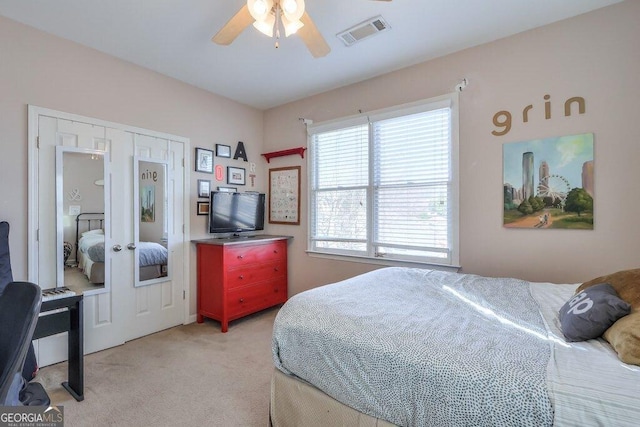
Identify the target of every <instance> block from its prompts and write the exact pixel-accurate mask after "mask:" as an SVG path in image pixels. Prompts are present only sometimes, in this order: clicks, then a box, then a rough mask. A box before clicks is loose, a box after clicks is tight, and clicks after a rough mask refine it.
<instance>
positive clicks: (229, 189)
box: [218, 187, 238, 193]
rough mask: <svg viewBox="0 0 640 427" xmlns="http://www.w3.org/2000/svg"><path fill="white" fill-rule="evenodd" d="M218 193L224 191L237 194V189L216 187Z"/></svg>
mask: <svg viewBox="0 0 640 427" xmlns="http://www.w3.org/2000/svg"><path fill="white" fill-rule="evenodd" d="M218 191H226V192H227V193H237V192H238V189H237V188H236V187H218Z"/></svg>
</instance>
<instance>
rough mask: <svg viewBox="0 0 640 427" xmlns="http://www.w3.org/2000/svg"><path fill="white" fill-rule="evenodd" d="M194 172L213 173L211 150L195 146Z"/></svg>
mask: <svg viewBox="0 0 640 427" xmlns="http://www.w3.org/2000/svg"><path fill="white" fill-rule="evenodd" d="M196 172H207V173H213V151H211V150H207V149H205V148H196Z"/></svg>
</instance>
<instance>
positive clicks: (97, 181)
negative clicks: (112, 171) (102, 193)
mask: <svg viewBox="0 0 640 427" xmlns="http://www.w3.org/2000/svg"><path fill="white" fill-rule="evenodd" d="M93 183H94V184H95V185H97V186H99V187H104V179H96V180H95V181H94V182H93Z"/></svg>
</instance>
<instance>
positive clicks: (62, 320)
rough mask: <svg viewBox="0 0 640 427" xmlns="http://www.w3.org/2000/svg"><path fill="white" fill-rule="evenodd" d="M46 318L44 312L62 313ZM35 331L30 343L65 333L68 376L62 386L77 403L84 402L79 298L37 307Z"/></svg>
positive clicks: (77, 296) (47, 303)
mask: <svg viewBox="0 0 640 427" xmlns="http://www.w3.org/2000/svg"><path fill="white" fill-rule="evenodd" d="M65 308H66V310H62V311H59V312H55V313H50V314H46V312H48V311H53V310H59V309H65ZM40 313H41V314H43V315H41V316H40V317H39V318H38V323H37V325H36V330H35V332H34V333H33V339H34V340H37V339H39V338H44V337H48V336H50V335H55V334H59V333H61V332H68V333H69V336H68V345H69V361H68V365H69V368H68V369H69V372H68V374H67V378H68V381H65V382H63V383H62V387H64V388H65V389H66V390H67V391H68V392H69V394H71V396H73V397H74V398H75V399H76V400H77V401H78V402H80V401H82V400H84V359H83V357H84V356H83V352H84V346H83V328H84V327H83V311H82V295H76V296H71V297H67V298H59V299H53V300H49V301H45V302H43V303H42V306H41V307H40Z"/></svg>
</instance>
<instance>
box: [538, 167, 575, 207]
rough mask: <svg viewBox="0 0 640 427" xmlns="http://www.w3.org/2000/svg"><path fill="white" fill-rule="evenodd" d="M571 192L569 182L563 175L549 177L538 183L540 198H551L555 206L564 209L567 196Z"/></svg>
mask: <svg viewBox="0 0 640 427" xmlns="http://www.w3.org/2000/svg"><path fill="white" fill-rule="evenodd" d="M569 191H571V184H569V180H568V179H566V178H565V177H563V176H562V175H547V176H544V177H542V179H540V182H539V183H538V197H541V198H543V199H544V198H546V197H550V198H551V200H553V202H554V205H558V204H559V205H560V206H559V207H562V208H564V204H565V201H566V200H567V195H568V194H569Z"/></svg>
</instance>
